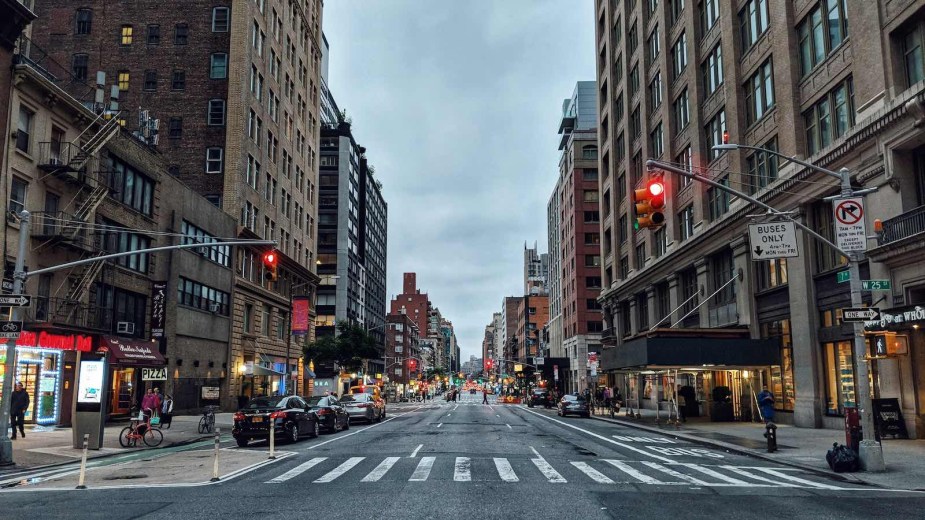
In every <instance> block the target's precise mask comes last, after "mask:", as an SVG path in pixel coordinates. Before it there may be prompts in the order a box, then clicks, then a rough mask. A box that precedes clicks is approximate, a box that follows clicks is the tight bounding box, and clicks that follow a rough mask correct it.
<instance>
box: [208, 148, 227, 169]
mask: <svg viewBox="0 0 925 520" xmlns="http://www.w3.org/2000/svg"><path fill="white" fill-rule="evenodd" d="M224 153H225V149H224V148H222V147H220V146H213V147H210V148H206V173H222V169H223V168H224V162H225V161H224V157H223V156H224Z"/></svg>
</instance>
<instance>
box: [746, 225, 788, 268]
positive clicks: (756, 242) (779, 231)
mask: <svg viewBox="0 0 925 520" xmlns="http://www.w3.org/2000/svg"><path fill="white" fill-rule="evenodd" d="M748 240H749V242H750V243H751V246H752V247H751V251H752V260H755V261H758V260H770V259H772V258H791V257H795V256H800V251H799V250H798V249H797V234H796V226H794V225H793V222H769V223H767V224H749V225H748Z"/></svg>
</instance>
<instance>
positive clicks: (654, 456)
mask: <svg viewBox="0 0 925 520" xmlns="http://www.w3.org/2000/svg"><path fill="white" fill-rule="evenodd" d="M521 409H522V410H523V411H525V412H527V413H530V414H533V415H535V416H537V417H542V418H543V419H547V420H550V421H552V422H554V423H558V424H561V425H562V426H566V427H568V428H572V429H573V430H578V431H580V432H582V433H585V434H588V435H590V436H592V437H594V438H596V439H600V440H602V441H604V442H609V443H611V444H615V445H617V446H620V447H621V448H626V449H628V450H630V451H635V452H636V453H641V454H643V455H645V456H646V457H652V458H653V459H658V460H660V461H662V462H674V459H670V458H668V457H662V456H661V455H656V454H654V453H649V452H647V451H645V450H641V449H639V448H637V447H635V446H630V445H629V444H624V443H622V442H617V441H615V440H613V439H609V438H607V437H605V436H603V435H599V434H597V433H594V432H592V431H588V430H585V429H584V428H579V427H578V426H575V425H574V424H569V423H567V422H564V421H560V420H558V419H553V418H552V417H546V416H545V415H543V414H541V413H536V412H534V411H531V410H527V409H526V408H521Z"/></svg>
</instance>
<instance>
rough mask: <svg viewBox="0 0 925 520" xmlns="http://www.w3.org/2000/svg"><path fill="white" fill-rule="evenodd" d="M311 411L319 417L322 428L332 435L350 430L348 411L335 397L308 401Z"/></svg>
mask: <svg viewBox="0 0 925 520" xmlns="http://www.w3.org/2000/svg"><path fill="white" fill-rule="evenodd" d="M306 401H307V402H308V406H309V407H310V409H311V411H312V412H314V413H315V414H316V415H317V416H318V422H319V423H320V424H321V428H322V429H324V430H326V431H329V432H331V433H336V432H339V431H341V430H349V429H350V416H349V415H347V410H346V409H344V407H343V405H341V404H340V402H339V401H338V400H337V397H336V396H333V395H319V396H314V397H309V398H308V399H306Z"/></svg>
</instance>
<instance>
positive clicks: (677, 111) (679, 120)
mask: <svg viewBox="0 0 925 520" xmlns="http://www.w3.org/2000/svg"><path fill="white" fill-rule="evenodd" d="M690 122H691V112H690V103H689V101H688V96H687V89H684V90H683V91H681V95H680V96H678V99H676V100H675V101H674V123H675V128H676V129H677V131H678V132H679V133H680V132H681V130H684V129H685V128H687V125H688V124H690Z"/></svg>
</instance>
